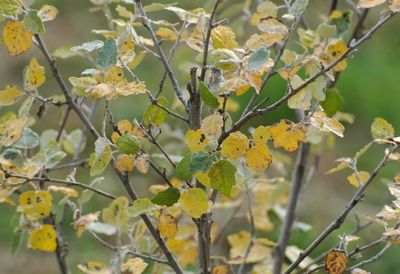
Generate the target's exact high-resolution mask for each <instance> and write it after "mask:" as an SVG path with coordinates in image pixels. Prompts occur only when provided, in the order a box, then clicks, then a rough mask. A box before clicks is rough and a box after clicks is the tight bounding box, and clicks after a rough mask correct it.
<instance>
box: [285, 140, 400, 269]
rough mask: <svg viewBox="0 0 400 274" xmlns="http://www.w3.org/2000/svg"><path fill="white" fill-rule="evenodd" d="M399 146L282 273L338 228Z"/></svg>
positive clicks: (381, 162)
mask: <svg viewBox="0 0 400 274" xmlns="http://www.w3.org/2000/svg"><path fill="white" fill-rule="evenodd" d="M398 148H399V146H398V145H396V146H392V147H391V148H390V151H389V152H388V153H385V155H384V157H383V158H382V160H381V161H380V162H379V164H378V165H377V166H376V167H375V169H374V171H373V172H372V173H371V174H370V175H369V177H368V179H367V181H366V182H365V183H364V184H363V185H362V186H360V188H359V189H358V190H357V191H356V192H355V194H354V195H353V198H352V199H351V200H350V201H349V202H348V204H347V206H346V207H345V209H344V210H343V211H342V212H341V213H340V215H339V216H338V217H337V218H336V219H335V220H334V221H332V222H331V223H330V224H329V225H328V226H327V227H326V228H325V229H324V231H323V232H322V233H321V234H320V235H319V236H318V237H317V238H316V239H315V240H314V241H313V242H312V243H311V244H310V245H309V246H308V247H307V248H306V249H305V250H304V252H302V253H301V254H300V256H299V257H298V258H297V259H296V260H295V261H294V262H293V263H292V264H291V265H290V266H289V267H288V268H287V269H286V271H285V272H284V274H289V273H291V272H292V271H293V270H294V269H295V268H296V267H297V266H298V265H299V264H300V263H301V262H302V261H303V260H304V259H305V258H306V257H307V256H308V255H309V254H310V253H311V252H312V251H313V250H314V249H315V248H317V247H318V246H319V245H320V244H321V243H322V242H323V241H324V240H325V238H327V237H328V236H329V235H330V234H331V233H332V232H333V231H335V230H336V229H338V228H340V227H341V226H342V224H343V223H344V221H345V220H346V218H347V216H348V215H349V213H350V212H351V211H352V210H353V208H354V207H355V206H356V205H357V204H358V203H359V202H360V201H361V199H362V198H363V196H364V191H365V190H366V189H367V187H368V186H369V184H370V183H371V182H372V181H373V180H374V179H375V177H376V175H378V173H379V171H380V170H381V169H382V168H383V167H384V166H385V164H386V162H387V161H388V160H389V155H390V154H391V153H393V152H394V151H395V150H397V149H398Z"/></svg>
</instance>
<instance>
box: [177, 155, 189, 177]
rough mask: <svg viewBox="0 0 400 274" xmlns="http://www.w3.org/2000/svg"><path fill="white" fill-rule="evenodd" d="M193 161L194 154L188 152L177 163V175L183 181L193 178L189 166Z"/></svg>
mask: <svg viewBox="0 0 400 274" xmlns="http://www.w3.org/2000/svg"><path fill="white" fill-rule="evenodd" d="M191 162H192V154H188V155H186V156H185V157H183V159H182V160H181V161H180V162H179V163H178V164H177V165H176V169H175V171H176V177H177V178H178V179H180V180H183V181H188V180H190V179H191V178H192V174H191V173H190V172H189V166H190V163H191Z"/></svg>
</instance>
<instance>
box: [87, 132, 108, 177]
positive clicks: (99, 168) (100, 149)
mask: <svg viewBox="0 0 400 274" xmlns="http://www.w3.org/2000/svg"><path fill="white" fill-rule="evenodd" d="M111 159H112V154H111V147H110V145H109V144H108V141H107V140H106V139H105V138H103V137H100V138H98V139H97V140H96V142H95V152H94V153H92V154H90V158H89V167H90V176H95V175H98V174H101V173H103V171H104V170H105V169H106V167H107V166H108V163H109V162H110V161H111Z"/></svg>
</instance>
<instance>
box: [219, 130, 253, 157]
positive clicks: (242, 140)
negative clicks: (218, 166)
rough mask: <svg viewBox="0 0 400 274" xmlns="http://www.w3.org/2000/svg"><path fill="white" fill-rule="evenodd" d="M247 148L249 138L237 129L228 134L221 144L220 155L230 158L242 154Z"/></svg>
mask: <svg viewBox="0 0 400 274" xmlns="http://www.w3.org/2000/svg"><path fill="white" fill-rule="evenodd" d="M248 150H249V139H248V138H247V136H246V135H244V134H242V133H241V132H239V131H236V132H232V133H231V134H229V136H228V138H226V139H225V140H224V141H223V142H222V145H221V154H222V156H224V157H227V158H232V159H237V158H239V157H241V156H244V155H245V154H246V152H247V151H248Z"/></svg>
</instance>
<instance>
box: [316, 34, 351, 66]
mask: <svg viewBox="0 0 400 274" xmlns="http://www.w3.org/2000/svg"><path fill="white" fill-rule="evenodd" d="M346 51H347V46H346V43H345V42H344V41H343V39H339V40H336V41H334V42H333V43H331V44H330V45H329V46H328V48H327V49H326V52H325V53H324V54H322V55H321V61H322V62H323V63H324V65H325V66H328V65H330V64H332V63H333V62H334V61H335V60H336V59H338V58H339V57H340V56H342V55H343V54H344V53H345V52H346ZM346 67H347V60H346V59H344V60H343V61H340V62H339V63H338V64H337V65H336V66H334V67H333V70H334V71H343V70H345V69H346Z"/></svg>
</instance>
